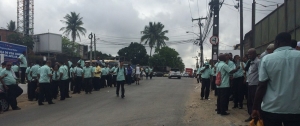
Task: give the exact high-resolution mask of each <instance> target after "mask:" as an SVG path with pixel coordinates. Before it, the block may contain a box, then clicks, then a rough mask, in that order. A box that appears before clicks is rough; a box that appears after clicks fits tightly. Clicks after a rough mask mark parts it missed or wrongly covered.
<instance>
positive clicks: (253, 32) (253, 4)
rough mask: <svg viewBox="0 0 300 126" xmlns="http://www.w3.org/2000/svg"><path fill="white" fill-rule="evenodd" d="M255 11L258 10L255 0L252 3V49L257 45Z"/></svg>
mask: <svg viewBox="0 0 300 126" xmlns="http://www.w3.org/2000/svg"><path fill="white" fill-rule="evenodd" d="M255 9H256V2H255V0H253V3H252V42H251V44H250V47H251V48H254V44H255Z"/></svg>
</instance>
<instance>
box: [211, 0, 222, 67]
mask: <svg viewBox="0 0 300 126" xmlns="http://www.w3.org/2000/svg"><path fill="white" fill-rule="evenodd" d="M211 8H212V9H213V10H214V14H213V19H214V20H213V36H216V37H218V38H219V17H220V16H219V11H220V1H219V0H212V4H211ZM211 53H212V55H211V58H212V60H213V62H218V55H219V43H217V44H216V45H212V51H211Z"/></svg>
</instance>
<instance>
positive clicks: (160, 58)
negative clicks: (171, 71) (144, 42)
mask: <svg viewBox="0 0 300 126" xmlns="http://www.w3.org/2000/svg"><path fill="white" fill-rule="evenodd" d="M149 63H150V65H151V66H154V67H160V66H169V67H171V68H178V69H180V70H181V71H183V70H184V68H185V65H184V63H183V61H182V59H181V57H179V53H178V52H177V51H176V50H175V49H173V48H170V47H167V46H166V47H162V48H161V49H158V50H157V53H156V54H154V55H153V56H152V57H151V58H150V59H149Z"/></svg>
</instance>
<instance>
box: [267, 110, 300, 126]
mask: <svg viewBox="0 0 300 126" xmlns="http://www.w3.org/2000/svg"><path fill="white" fill-rule="evenodd" d="M261 116H262V119H263V122H264V126H282V124H283V125H284V126H300V114H276V113H270V112H264V111H262V112H261Z"/></svg>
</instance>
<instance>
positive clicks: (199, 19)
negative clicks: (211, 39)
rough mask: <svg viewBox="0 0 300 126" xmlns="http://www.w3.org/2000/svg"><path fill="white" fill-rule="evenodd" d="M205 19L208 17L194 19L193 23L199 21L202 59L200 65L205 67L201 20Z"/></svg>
mask: <svg viewBox="0 0 300 126" xmlns="http://www.w3.org/2000/svg"><path fill="white" fill-rule="evenodd" d="M203 19H207V17H205V18H197V19H192V22H193V21H194V20H198V25H199V28H200V36H199V41H200V42H199V46H200V51H201V57H200V64H201V66H202V65H203V39H202V30H201V27H202V24H201V20H203Z"/></svg>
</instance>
